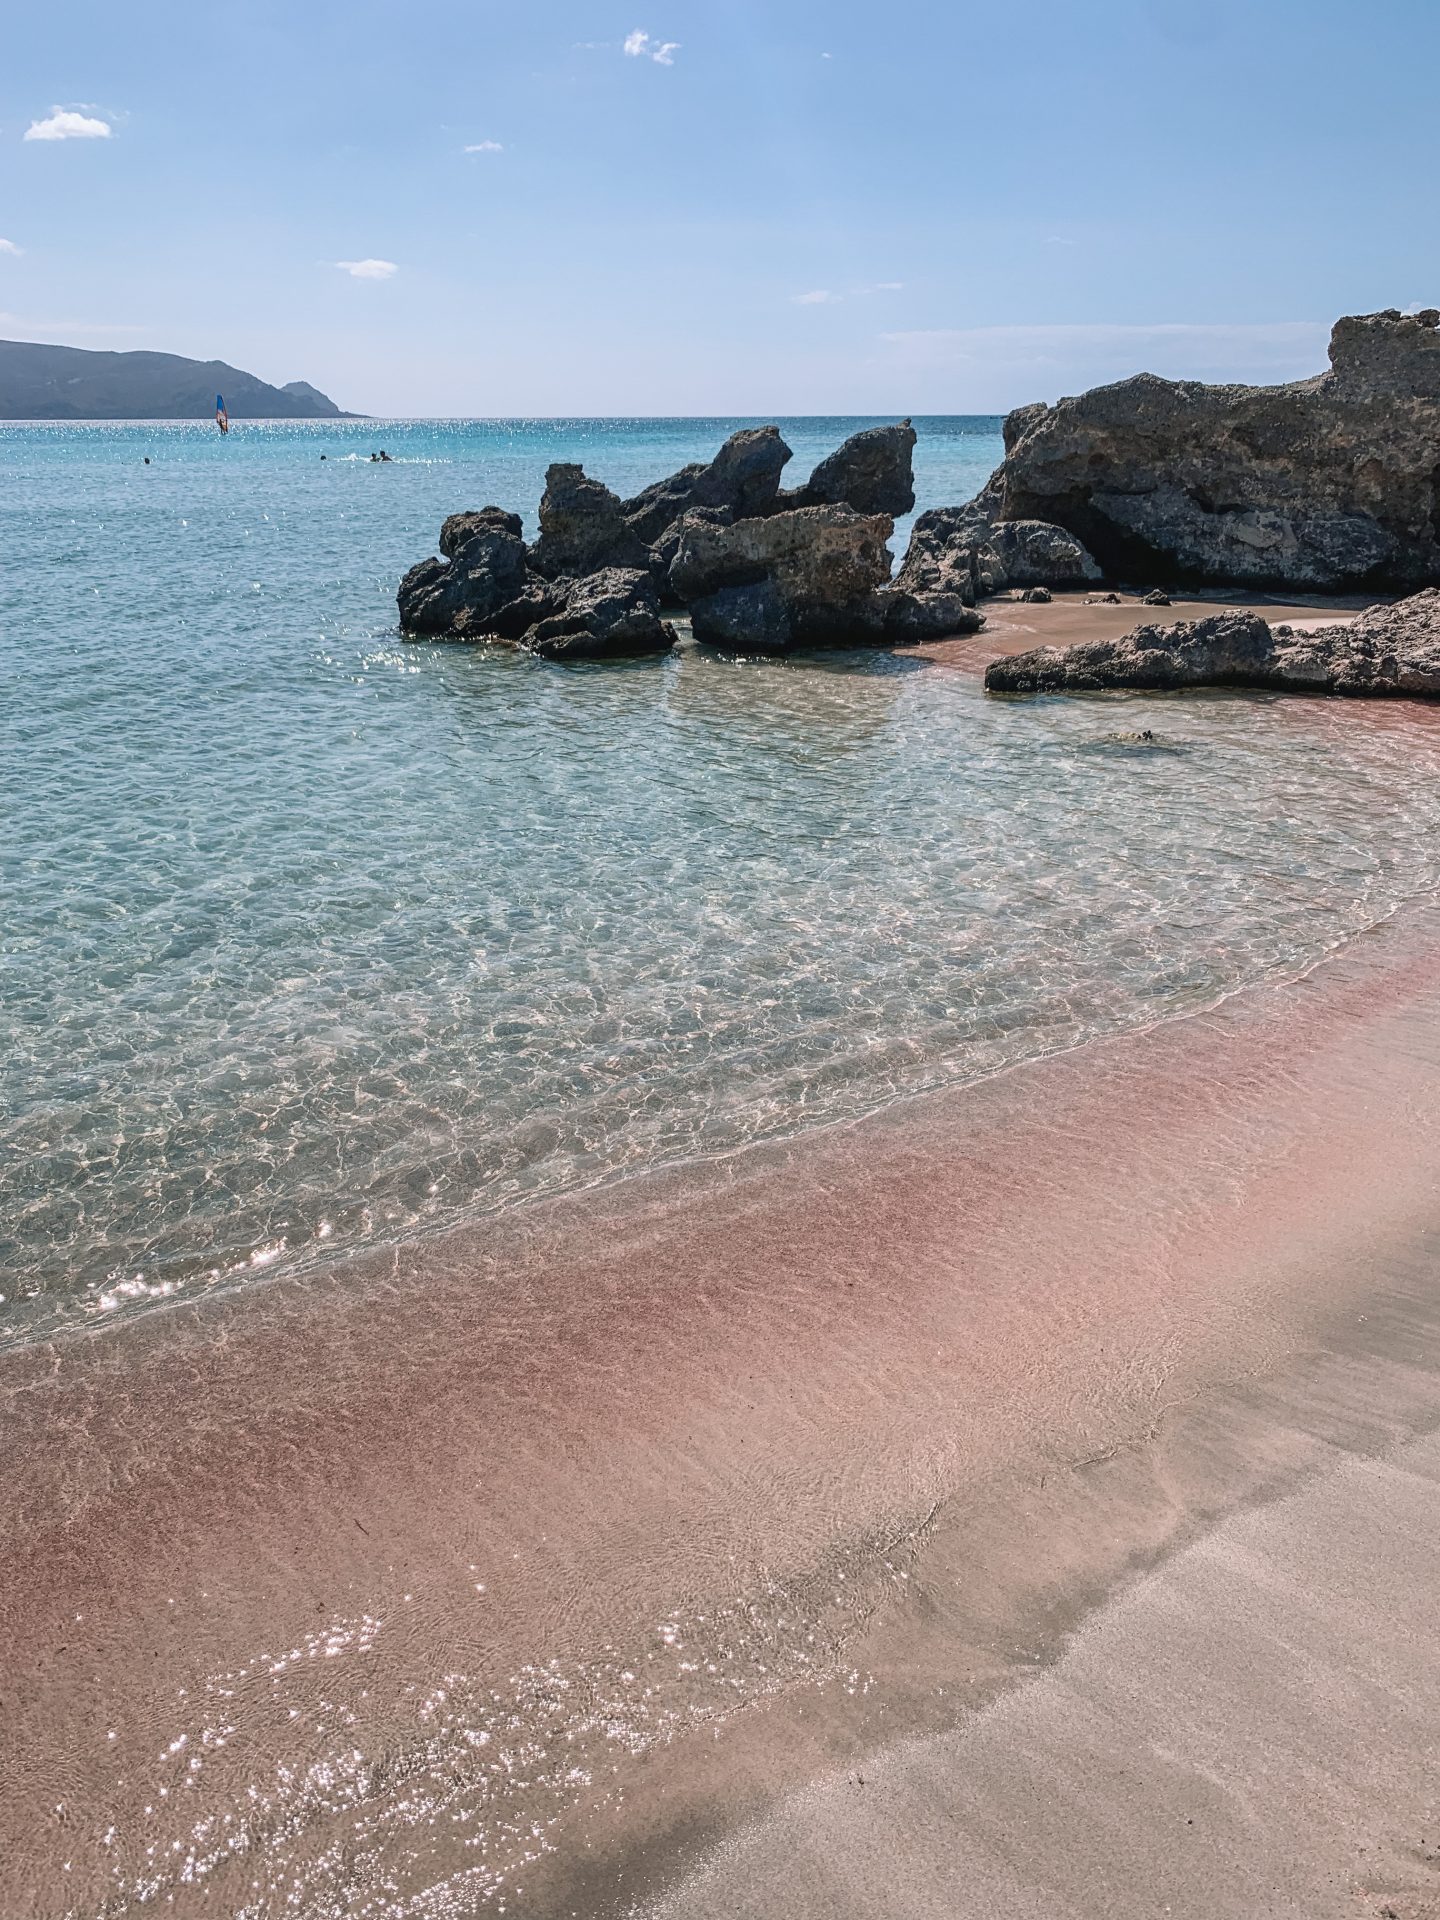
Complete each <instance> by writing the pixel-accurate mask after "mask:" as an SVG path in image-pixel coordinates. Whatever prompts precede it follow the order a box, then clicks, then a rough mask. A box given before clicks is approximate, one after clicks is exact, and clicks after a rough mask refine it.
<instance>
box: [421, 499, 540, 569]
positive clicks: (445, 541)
mask: <svg viewBox="0 0 1440 1920" xmlns="http://www.w3.org/2000/svg"><path fill="white" fill-rule="evenodd" d="M524 530H525V529H524V526H523V525H522V523H521V519H520V516H519V514H518V513H507V512H506V511H505V509H504V508H503V507H481V508H479V509H478V510H477V511H474V512H471V513H452V514H451V515H450V517H449V518H448V519H447V520H446V522H445V524H444V525H443V526H442V527H441V529H440V551H441V553H443V554H444V555H445V558H446V559H447V560H453V559H454V558H455V555H456V554H457V553H458V552H459V551H460V549H461V547H463V546H464V545H465V542H466V541H467V540H473V539H474V537H475V535H476V534H477V533H508V534H510V535H511V536H512V537H513V538H514V539H516V540H518V539H519V538H520V536H521V534H522V533H523V532H524Z"/></svg>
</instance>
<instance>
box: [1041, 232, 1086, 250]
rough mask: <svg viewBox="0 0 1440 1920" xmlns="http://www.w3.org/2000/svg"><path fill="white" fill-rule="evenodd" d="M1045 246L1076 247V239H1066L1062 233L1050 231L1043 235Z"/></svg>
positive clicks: (1077, 244)
mask: <svg viewBox="0 0 1440 1920" xmlns="http://www.w3.org/2000/svg"><path fill="white" fill-rule="evenodd" d="M1045 244H1046V246H1047V247H1078V246H1079V244H1080V242H1079V241H1078V240H1067V239H1066V237H1065V235H1064V234H1063V233H1050V234H1047V235H1046V236H1045Z"/></svg>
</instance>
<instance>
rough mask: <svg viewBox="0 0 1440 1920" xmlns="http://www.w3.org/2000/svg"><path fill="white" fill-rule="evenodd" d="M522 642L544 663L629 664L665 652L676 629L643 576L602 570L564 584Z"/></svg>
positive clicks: (629, 570)
mask: <svg viewBox="0 0 1440 1920" xmlns="http://www.w3.org/2000/svg"><path fill="white" fill-rule="evenodd" d="M520 644H521V646H522V647H525V648H526V649H527V650H528V651H529V652H531V653H538V654H540V655H541V656H542V657H543V658H544V659H546V660H628V659H635V658H637V657H640V656H643V655H647V654H660V653H668V652H669V651H670V649H671V648H672V647H673V646H674V645H675V629H674V628H673V627H672V626H671V625H670V624H669V622H668V621H664V620H662V619H661V618H660V597H659V595H658V593H657V592H656V590H655V583H654V581H653V580H652V579H651V578H650V575H649V574H648V573H647V572H642V571H640V570H639V569H634V568H623V567H606V568H603V569H602V570H601V571H600V572H598V573H592V574H589V575H587V576H586V577H585V578H584V579H576V580H567V581H566V582H565V584H564V587H563V589H562V592H561V595H560V598H559V604H558V605H556V606H554V608H553V610H552V611H550V612H547V613H545V614H544V615H543V616H542V617H541V618H540V619H539V620H537V621H536V622H535V624H534V625H533V626H532V627H530V628H529V630H528V631H527V632H525V633H524V634H523V635H521V637H520Z"/></svg>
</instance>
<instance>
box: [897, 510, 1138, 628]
mask: <svg viewBox="0 0 1440 1920" xmlns="http://www.w3.org/2000/svg"><path fill="white" fill-rule="evenodd" d="M990 504H991V503H989V502H986V501H984V500H983V499H982V500H981V501H971V502H970V503H969V504H968V505H967V506H963V507H934V508H932V509H931V511H930V512H929V513H922V514H921V515H920V518H919V519H918V520H917V521H916V522H915V528H914V531H913V532H912V534H911V536H910V547H909V551H908V552H907V553H906V555H905V561H904V564H903V565H902V567H901V569H900V572H899V575H898V576H897V578H896V582H895V584H896V585H897V587H902V588H905V589H906V590H908V591H910V592H916V593H954V594H959V595H960V596H961V598H962V599H964V600H965V601H966V602H967V604H969V605H972V606H973V605H974V603H975V601H976V600H978V599H983V598H984V597H985V596H986V595H988V594H992V593H1000V592H1002V591H1003V590H1004V589H1005V588H1007V587H1017V588H1025V587H1052V588H1053V587H1078V586H1086V585H1089V584H1091V583H1093V582H1094V581H1097V580H1099V579H1100V578H1101V573H1100V568H1099V567H1098V566H1097V565H1096V563H1095V561H1094V559H1093V558H1092V557H1091V555H1090V554H1088V553H1087V552H1086V551H1085V548H1084V547H1083V546H1081V544H1080V542H1079V541H1078V540H1077V539H1076V538H1075V536H1074V535H1073V534H1070V533H1067V532H1066V531H1065V529H1064V528H1063V527H1057V526H1052V525H1051V524H1049V523H1048V522H1047V521H1043V520H1015V521H1008V522H1006V521H994V520H992V519H991V518H990V516H989V512H988V511H987V508H988V506H989V505H990Z"/></svg>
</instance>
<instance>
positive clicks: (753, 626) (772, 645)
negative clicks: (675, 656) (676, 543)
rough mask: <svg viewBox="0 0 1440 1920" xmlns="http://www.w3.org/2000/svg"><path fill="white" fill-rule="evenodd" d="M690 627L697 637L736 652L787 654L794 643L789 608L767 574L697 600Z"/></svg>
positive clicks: (693, 608)
mask: <svg viewBox="0 0 1440 1920" xmlns="http://www.w3.org/2000/svg"><path fill="white" fill-rule="evenodd" d="M690 628H691V631H692V632H693V634H694V635H695V638H696V639H697V640H701V641H704V642H705V643H706V644H707V645H709V646H715V647H729V648H731V649H733V650H734V651H735V652H737V653H788V652H789V650H790V648H791V647H792V646H794V645H795V628H794V625H793V623H792V621H791V619H790V609H789V608H788V607H787V606H786V604H785V596H784V595H783V594H782V593H781V591H780V589H779V587H778V586H777V585H776V583H775V581H774V579H773V578H771V577H770V576H769V575H767V576H766V577H765V578H764V579H763V580H756V581H754V582H752V583H751V584H750V585H749V586H741V587H721V588H719V589H718V590H717V591H716V592H714V593H710V594H706V595H705V596H704V597H703V598H701V599H699V600H696V601H695V602H694V604H693V605H692V606H691V608H690Z"/></svg>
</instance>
